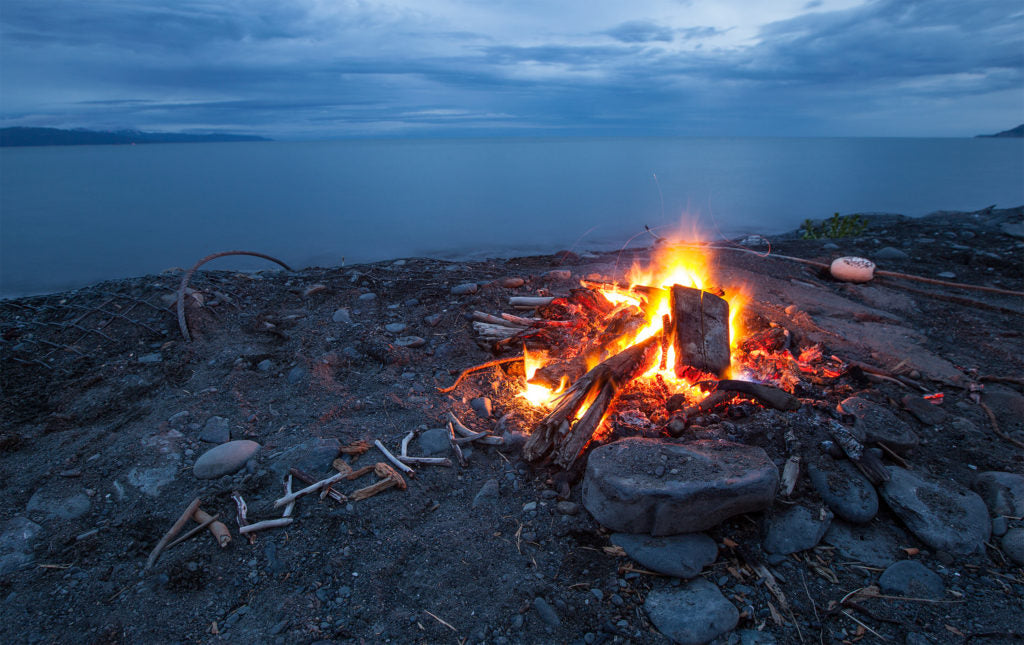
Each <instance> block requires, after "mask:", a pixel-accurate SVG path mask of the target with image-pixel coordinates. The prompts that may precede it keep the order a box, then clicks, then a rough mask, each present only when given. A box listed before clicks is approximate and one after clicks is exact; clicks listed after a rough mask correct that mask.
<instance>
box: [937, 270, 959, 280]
mask: <svg viewBox="0 0 1024 645" xmlns="http://www.w3.org/2000/svg"><path fill="white" fill-rule="evenodd" d="M937 277H939V278H942V279H944V280H952V279H954V278H956V274H955V273H953V272H952V271H943V272H942V273H939V274H938V276H937Z"/></svg>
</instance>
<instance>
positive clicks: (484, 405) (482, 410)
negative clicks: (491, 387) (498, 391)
mask: <svg viewBox="0 0 1024 645" xmlns="http://www.w3.org/2000/svg"><path fill="white" fill-rule="evenodd" d="M469 405H470V406H471V407H472V408H473V412H476V416H478V417H480V418H481V419H489V418H491V410H492V405H491V400H490V399H489V398H487V397H486V396H478V397H477V398H475V399H473V400H472V401H470V402H469Z"/></svg>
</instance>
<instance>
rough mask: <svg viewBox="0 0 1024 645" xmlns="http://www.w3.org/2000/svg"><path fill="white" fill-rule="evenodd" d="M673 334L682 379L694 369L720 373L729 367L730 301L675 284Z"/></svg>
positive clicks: (679, 375) (677, 363) (676, 371)
mask: <svg viewBox="0 0 1024 645" xmlns="http://www.w3.org/2000/svg"><path fill="white" fill-rule="evenodd" d="M672 334H673V336H672V342H673V344H674V345H675V348H676V362H675V366H674V368H675V373H676V376H678V377H679V378H683V377H684V376H686V374H687V372H688V371H689V370H690V369H691V368H692V369H697V370H700V371H702V372H710V373H712V374H715V375H717V376H723V375H724V374H725V371H726V370H727V369H729V360H730V355H729V303H728V302H726V301H725V300H723V299H722V298H719V297H718V296H716V295H715V294H713V293H708V292H707V291H701V290H700V289H694V288H691V287H684V286H682V285H678V284H677V285H673V286H672Z"/></svg>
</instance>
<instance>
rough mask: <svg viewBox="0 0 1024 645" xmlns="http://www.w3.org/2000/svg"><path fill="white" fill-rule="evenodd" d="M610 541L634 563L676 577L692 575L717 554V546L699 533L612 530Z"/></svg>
mask: <svg viewBox="0 0 1024 645" xmlns="http://www.w3.org/2000/svg"><path fill="white" fill-rule="evenodd" d="M611 542H612V544H617V545H618V546H620V547H622V548H623V550H624V551H625V552H626V555H628V556H629V557H630V558H632V559H633V560H635V561H636V562H637V563H638V564H640V565H642V566H644V567H646V568H648V569H651V570H652V571H657V572H658V573H663V574H665V575H667V576H675V577H677V578H693V577H696V576H698V575H700V572H701V571H702V570H703V569H704V567H706V566H708V565H710V564H712V563H713V562H714V561H715V560H716V559H717V558H718V546H717V545H716V544H715V541H714V540H712V539H711V538H710V537H708V536H707V535H705V534H703V533H688V534H684V535H673V536H669V537H651V536H649V535H634V534H630V533H613V534H612V536H611Z"/></svg>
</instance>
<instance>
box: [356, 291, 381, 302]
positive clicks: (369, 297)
mask: <svg viewBox="0 0 1024 645" xmlns="http://www.w3.org/2000/svg"><path fill="white" fill-rule="evenodd" d="M376 299H377V294H375V293H373V292H370V293H364V294H362V295H360V296H359V301H360V302H373V301H374V300H376Z"/></svg>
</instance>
